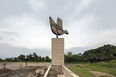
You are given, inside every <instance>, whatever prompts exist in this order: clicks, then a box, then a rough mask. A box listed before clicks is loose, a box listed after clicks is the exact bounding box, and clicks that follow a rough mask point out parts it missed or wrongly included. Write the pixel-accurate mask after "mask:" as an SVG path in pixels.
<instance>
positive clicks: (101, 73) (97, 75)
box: [90, 71, 115, 77]
mask: <svg viewBox="0 0 116 77" xmlns="http://www.w3.org/2000/svg"><path fill="white" fill-rule="evenodd" d="M90 72H91V73H93V74H94V75H95V76H96V77H100V75H103V76H106V77H115V76H113V75H110V74H108V73H104V72H100V71H90Z"/></svg>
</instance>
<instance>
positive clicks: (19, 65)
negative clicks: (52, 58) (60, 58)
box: [0, 62, 51, 70]
mask: <svg viewBox="0 0 116 77" xmlns="http://www.w3.org/2000/svg"><path fill="white" fill-rule="evenodd" d="M4 64H6V65H5V68H7V69H11V70H18V69H21V68H23V67H25V66H47V67H48V66H49V65H50V64H51V63H27V64H26V63H8V62H7V63H0V69H4Z"/></svg>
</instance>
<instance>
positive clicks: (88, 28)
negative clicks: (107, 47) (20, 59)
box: [0, 0, 116, 58]
mask: <svg viewBox="0 0 116 77" xmlns="http://www.w3.org/2000/svg"><path fill="white" fill-rule="evenodd" d="M49 16H51V17H52V18H53V20H54V21H55V22H56V21H57V17H59V18H61V19H62V20H63V28H64V29H65V30H68V32H69V35H65V34H64V35H62V36H59V38H65V53H66V52H68V51H72V52H73V53H74V54H78V53H83V52H84V51H85V50H88V49H91V48H97V47H99V46H103V45H104V44H113V45H116V0H0V58H6V57H17V56H19V55H20V54H24V55H28V54H29V53H33V52H36V53H37V54H38V55H40V56H51V38H55V37H56V36H55V35H54V34H53V33H52V32H51V29H50V23H49Z"/></svg>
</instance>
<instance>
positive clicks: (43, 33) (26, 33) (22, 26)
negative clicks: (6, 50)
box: [0, 14, 50, 49]
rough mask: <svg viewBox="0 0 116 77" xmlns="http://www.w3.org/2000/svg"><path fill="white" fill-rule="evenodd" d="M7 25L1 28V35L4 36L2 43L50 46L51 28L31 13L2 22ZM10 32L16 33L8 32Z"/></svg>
mask: <svg viewBox="0 0 116 77" xmlns="http://www.w3.org/2000/svg"><path fill="white" fill-rule="evenodd" d="M1 23H2V24H4V25H5V26H6V27H4V28H0V29H1V31H0V32H1V33H2V34H0V36H2V37H3V40H1V41H0V42H1V43H8V44H9V45H12V46H16V47H27V48H30V49H33V48H40V49H41V48H42V49H44V48H45V49H46V48H49V46H50V45H49V43H50V42H48V41H47V40H48V39H50V37H49V36H50V31H49V30H50V29H49V27H48V26H46V24H44V23H42V22H41V21H40V20H38V19H36V18H34V17H33V16H31V15H28V14H27V15H26V14H24V15H22V16H20V17H18V16H17V17H10V18H7V19H6V20H4V21H2V22H1ZM9 32H12V33H16V34H17V35H14V34H8V33H9Z"/></svg>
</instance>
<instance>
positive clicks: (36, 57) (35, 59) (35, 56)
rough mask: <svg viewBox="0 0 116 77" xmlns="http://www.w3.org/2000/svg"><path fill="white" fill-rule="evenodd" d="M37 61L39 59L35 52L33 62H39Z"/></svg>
mask: <svg viewBox="0 0 116 77" xmlns="http://www.w3.org/2000/svg"><path fill="white" fill-rule="evenodd" d="M37 59H38V55H37V54H36V53H35V52H34V53H33V61H37Z"/></svg>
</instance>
